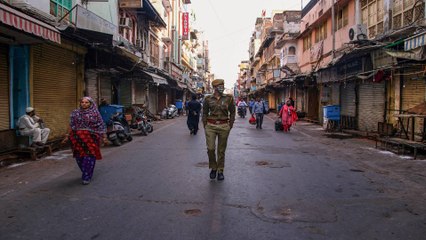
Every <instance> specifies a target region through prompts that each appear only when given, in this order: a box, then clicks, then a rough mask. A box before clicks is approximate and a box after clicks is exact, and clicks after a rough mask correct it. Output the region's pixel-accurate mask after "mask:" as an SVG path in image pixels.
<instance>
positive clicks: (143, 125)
mask: <svg viewBox="0 0 426 240" xmlns="http://www.w3.org/2000/svg"><path fill="white" fill-rule="evenodd" d="M132 110H133V113H132V121H131V124H130V127H131V128H132V129H138V130H139V131H141V133H142V135H144V136H146V135H148V133H151V132H152V131H154V127H153V126H152V124H151V121H150V120H149V119H148V118H147V117H146V116H145V112H144V111H143V110H142V109H141V108H140V107H137V106H133V107H132Z"/></svg>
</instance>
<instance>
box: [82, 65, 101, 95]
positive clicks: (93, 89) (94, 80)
mask: <svg viewBox="0 0 426 240" xmlns="http://www.w3.org/2000/svg"><path fill="white" fill-rule="evenodd" d="M85 75H86V79H87V86H86V89H87V94H88V96H90V97H92V98H93V99H94V100H95V101H96V102H97V103H99V93H98V91H99V90H98V72H97V71H94V70H86V72H85Z"/></svg>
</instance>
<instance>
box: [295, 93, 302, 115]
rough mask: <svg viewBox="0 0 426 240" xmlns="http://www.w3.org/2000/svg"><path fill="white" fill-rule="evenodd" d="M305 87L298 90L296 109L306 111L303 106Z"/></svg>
mask: <svg viewBox="0 0 426 240" xmlns="http://www.w3.org/2000/svg"><path fill="white" fill-rule="evenodd" d="M303 92H304V91H303V89H302V88H297V90H296V99H295V100H296V110H297V111H304V108H303V99H304V98H303Z"/></svg>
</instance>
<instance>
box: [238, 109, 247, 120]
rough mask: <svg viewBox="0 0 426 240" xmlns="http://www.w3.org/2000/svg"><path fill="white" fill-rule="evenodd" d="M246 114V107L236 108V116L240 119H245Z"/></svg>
mask: <svg viewBox="0 0 426 240" xmlns="http://www.w3.org/2000/svg"><path fill="white" fill-rule="evenodd" d="M246 114H247V108H246V107H238V116H240V118H245V117H246Z"/></svg>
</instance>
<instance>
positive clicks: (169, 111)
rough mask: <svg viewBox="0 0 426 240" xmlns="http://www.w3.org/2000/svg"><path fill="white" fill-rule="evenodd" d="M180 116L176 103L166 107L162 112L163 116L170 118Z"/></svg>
mask: <svg viewBox="0 0 426 240" xmlns="http://www.w3.org/2000/svg"><path fill="white" fill-rule="evenodd" d="M177 116H179V113H178V109H177V107H176V106H175V105H173V104H170V105H169V106H168V107H165V108H164V109H163V111H162V112H161V118H163V119H169V118H174V117H177Z"/></svg>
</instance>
